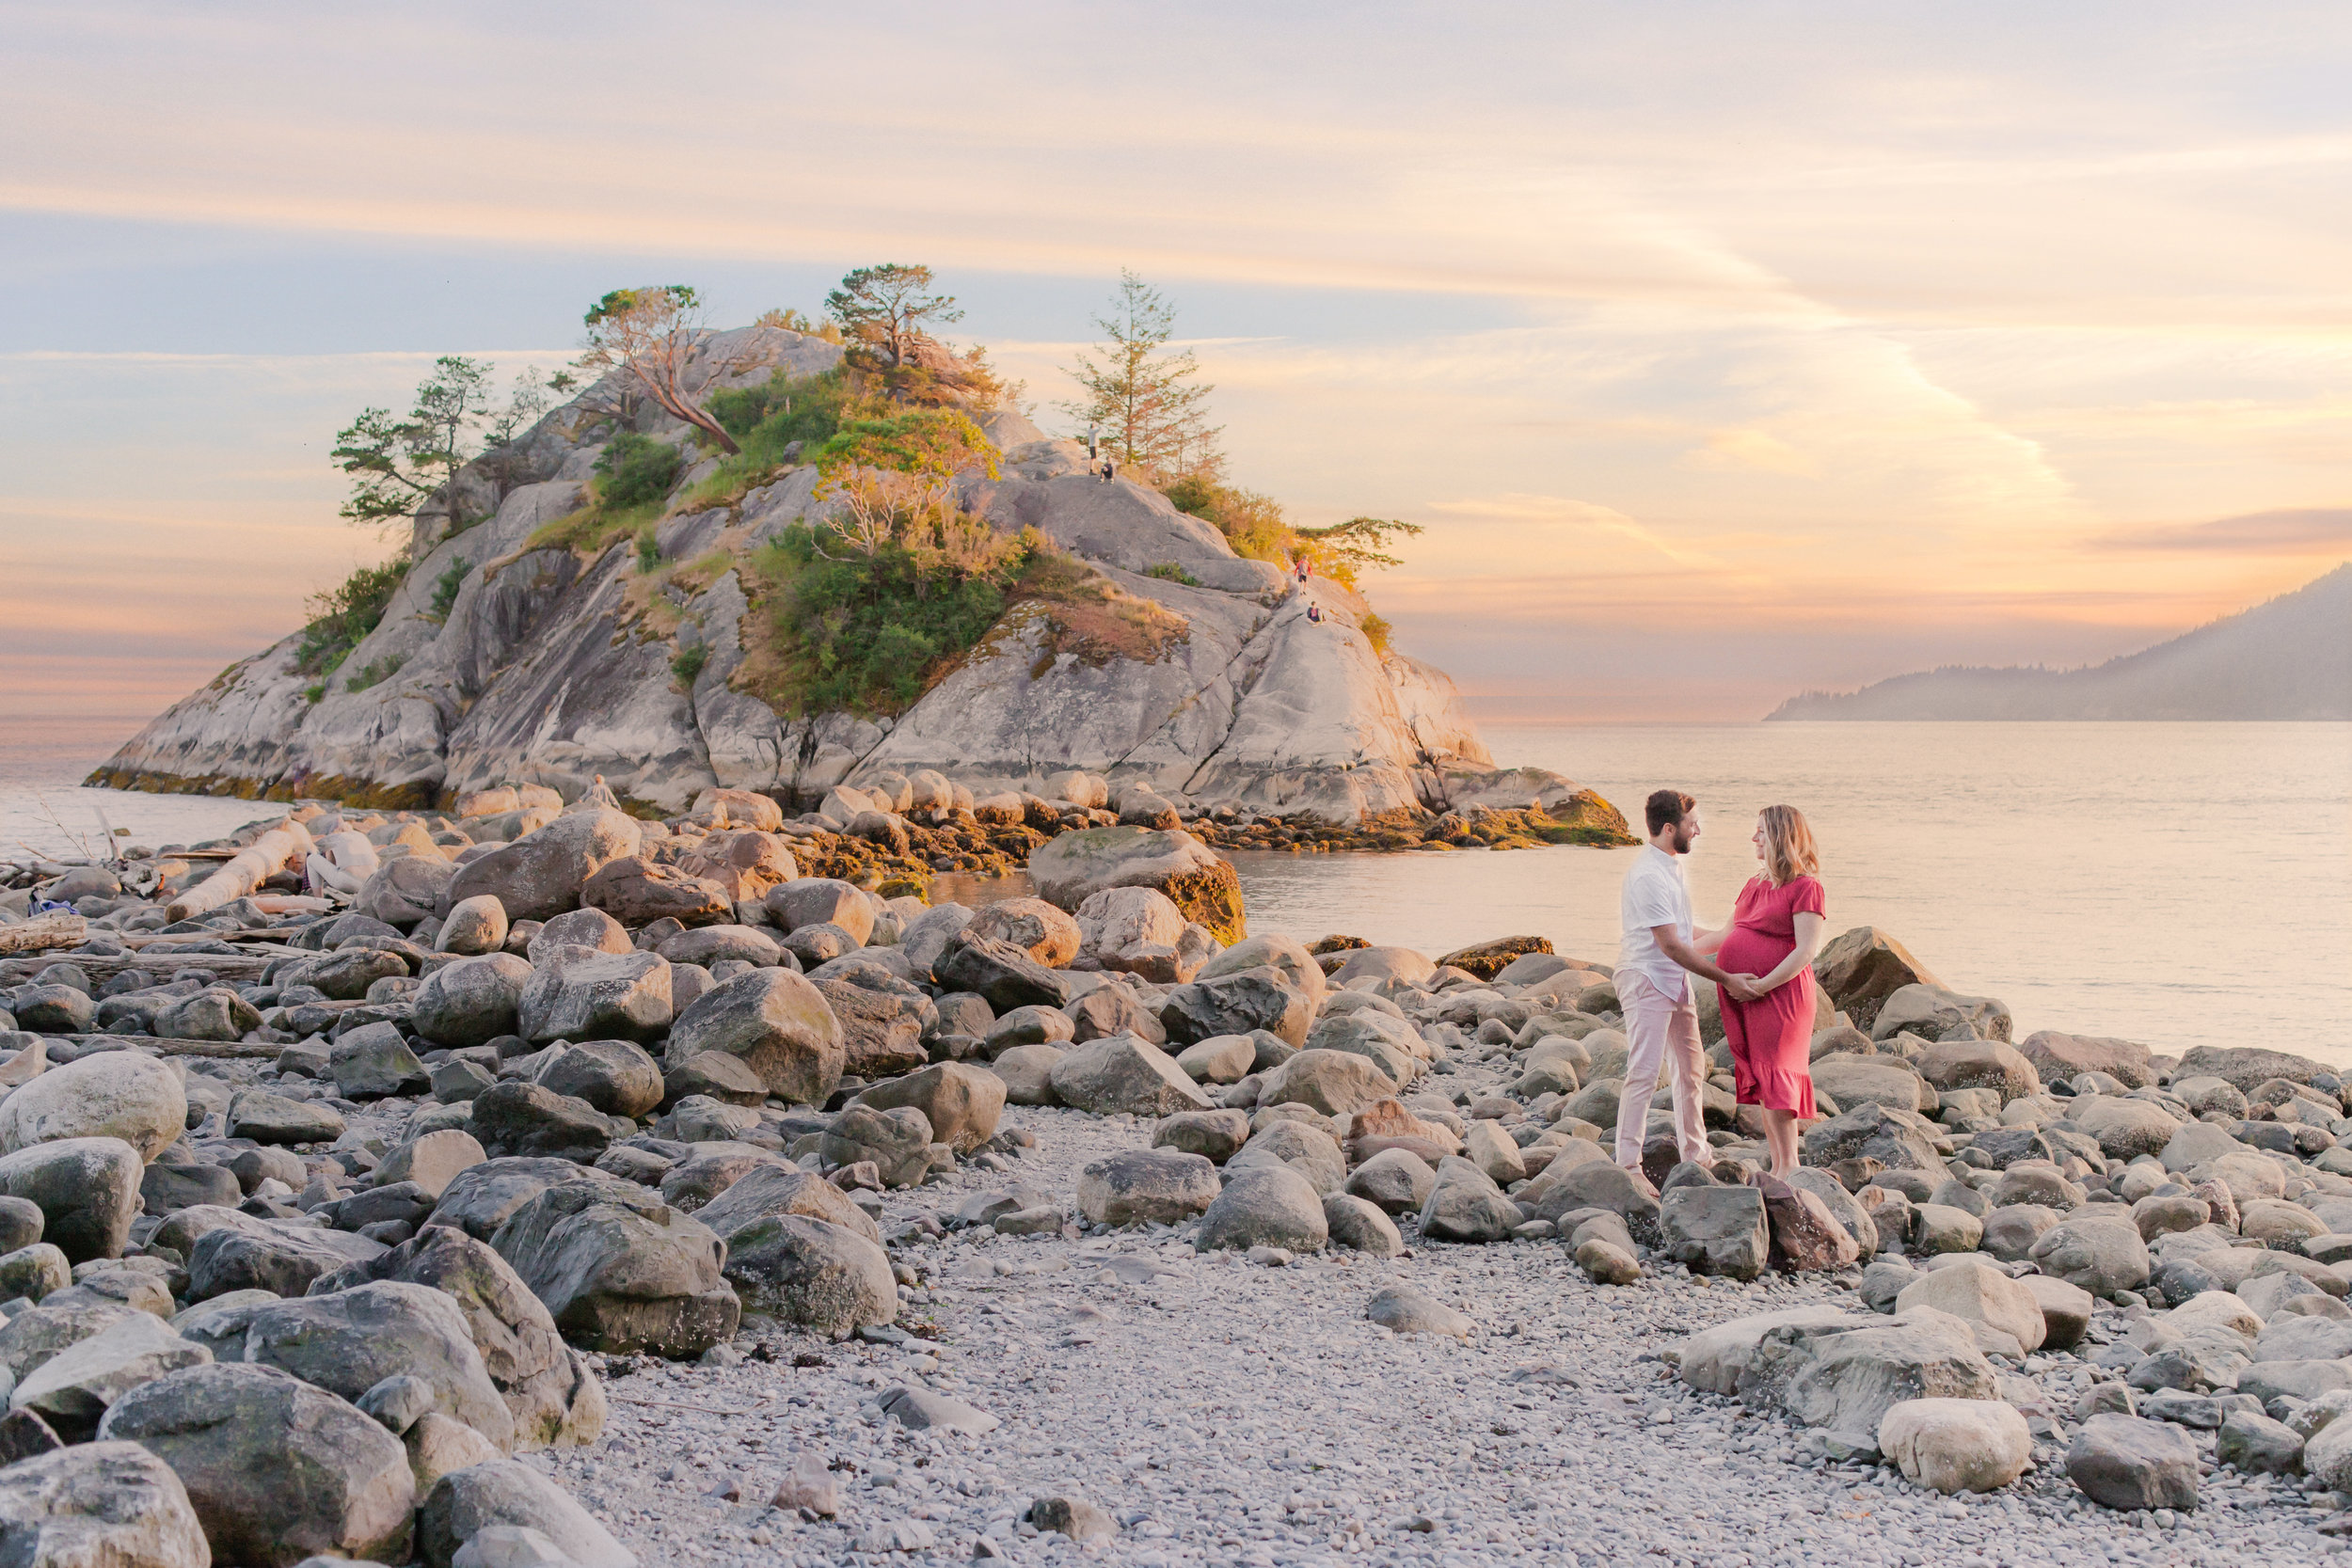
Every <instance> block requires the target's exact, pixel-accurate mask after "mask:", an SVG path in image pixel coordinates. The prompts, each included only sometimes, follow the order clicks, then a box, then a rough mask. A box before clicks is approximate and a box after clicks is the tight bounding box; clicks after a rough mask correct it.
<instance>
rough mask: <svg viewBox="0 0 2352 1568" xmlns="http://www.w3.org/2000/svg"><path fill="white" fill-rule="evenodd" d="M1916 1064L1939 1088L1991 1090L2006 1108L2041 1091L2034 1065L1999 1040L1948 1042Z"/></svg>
mask: <svg viewBox="0 0 2352 1568" xmlns="http://www.w3.org/2000/svg"><path fill="white" fill-rule="evenodd" d="M1915 1066H1916V1067H1917V1068H1918V1069H1919V1076H1920V1077H1922V1078H1924V1079H1926V1080H1927V1081H1928V1082H1929V1083H1930V1084H1931V1085H1934V1086H1935V1087H1936V1088H1938V1089H1941V1090H1947V1091H1948V1090H1952V1089H1991V1090H1993V1091H1994V1093H1996V1094H1998V1095H1999V1096H2000V1097H2001V1103H2002V1104H2004V1105H2006V1104H2008V1103H2009V1102H2010V1101H2012V1100H2022V1099H2024V1098H2025V1097H2026V1096H2027V1095H2034V1094H2040V1093H2041V1092H2042V1080H2041V1078H2040V1077H2039V1076H2038V1075H2037V1074H2036V1073H2035V1072H2034V1069H2033V1064H2032V1063H2031V1062H2028V1061H2026V1058H2025V1057H2024V1056H2023V1055H2022V1054H2020V1053H2019V1052H2018V1050H2017V1048H2016V1047H2015V1046H2013V1045H2009V1044H2006V1043H2004V1042H2002V1041H2000V1040H1996V1039H1958V1040H1945V1041H1942V1042H1941V1043H1939V1044H1936V1045H1931V1046H1930V1047H1928V1049H1927V1050H1926V1051H1925V1052H1924V1053H1921V1055H1920V1057H1919V1059H1918V1061H1917V1063H1916V1064H1915Z"/></svg>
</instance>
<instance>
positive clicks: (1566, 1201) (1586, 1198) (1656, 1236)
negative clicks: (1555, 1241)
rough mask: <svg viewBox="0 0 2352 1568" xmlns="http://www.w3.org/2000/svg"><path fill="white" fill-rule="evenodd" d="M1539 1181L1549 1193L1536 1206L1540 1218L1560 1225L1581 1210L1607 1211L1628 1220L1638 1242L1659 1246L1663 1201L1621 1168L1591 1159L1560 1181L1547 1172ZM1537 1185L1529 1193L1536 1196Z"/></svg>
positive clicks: (1562, 1177)
mask: <svg viewBox="0 0 2352 1568" xmlns="http://www.w3.org/2000/svg"><path fill="white" fill-rule="evenodd" d="M1554 1163H1555V1164H1557V1162H1554ZM1539 1181H1540V1183H1542V1184H1544V1185H1545V1191H1544V1195H1543V1196H1542V1197H1541V1198H1540V1199H1538V1200H1537V1201H1536V1203H1535V1217H1536V1218H1537V1219H1546V1220H1551V1221H1554V1222H1557V1221H1558V1220H1559V1219H1560V1217H1561V1216H1562V1215H1564V1214H1571V1213H1574V1212H1576V1211H1577V1210H1579V1209H1606V1210H1608V1211H1609V1212H1611V1213H1613V1214H1615V1215H1617V1216H1618V1217H1619V1218H1620V1219H1622V1220H1624V1221H1625V1226H1626V1229H1627V1231H1628V1233H1629V1234H1630V1235H1631V1236H1632V1238H1633V1239H1634V1240H1635V1241H1637V1242H1640V1243H1644V1244H1645V1245H1656V1244H1658V1243H1660V1242H1661V1239H1662V1238H1661V1232H1660V1227H1659V1213H1660V1211H1659V1200H1658V1199H1657V1198H1655V1197H1652V1196H1650V1195H1649V1194H1647V1193H1645V1192H1644V1191H1643V1190H1642V1189H1641V1188H1640V1187H1637V1186H1635V1185H1634V1184H1633V1178H1632V1177H1631V1176H1630V1175H1629V1174H1628V1173H1627V1172H1626V1171H1625V1169H1624V1168H1623V1167H1621V1166H1619V1165H1616V1164H1612V1163H1610V1162H1609V1161H1607V1160H1590V1161H1587V1162H1585V1163H1584V1164H1581V1165H1576V1166H1572V1167H1571V1168H1570V1169H1569V1170H1568V1171H1567V1172H1566V1173H1565V1174H1564V1175H1562V1176H1560V1177H1559V1178H1558V1179H1557V1180H1553V1179H1552V1174H1551V1172H1550V1171H1549V1170H1547V1171H1545V1172H1544V1175H1543V1177H1542V1178H1540V1179H1539ZM1537 1184H1538V1183H1536V1182H1531V1183H1530V1184H1529V1186H1528V1188H1527V1191H1528V1192H1529V1193H1531V1194H1532V1193H1534V1190H1535V1187H1536V1185H1537Z"/></svg>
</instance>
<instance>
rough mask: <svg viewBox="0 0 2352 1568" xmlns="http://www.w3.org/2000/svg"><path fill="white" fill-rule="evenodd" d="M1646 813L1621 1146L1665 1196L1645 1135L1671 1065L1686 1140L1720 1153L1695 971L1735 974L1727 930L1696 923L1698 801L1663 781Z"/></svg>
mask: <svg viewBox="0 0 2352 1568" xmlns="http://www.w3.org/2000/svg"><path fill="white" fill-rule="evenodd" d="M1645 821H1646V822H1647V824H1648V827H1649V847H1647V848H1645V849H1644V850H1643V851H1642V852H1641V854H1640V856H1639V857H1637V858H1636V859H1635V861H1634V863H1633V868H1632V869H1631V870H1629V871H1628V872H1627V873H1626V874H1625V890H1624V892H1623V894H1622V895H1621V897H1620V901H1619V905H1618V911H1619V918H1620V920H1621V922H1622V925H1623V929H1624V935H1623V937H1622V938H1621V939H1620V942H1619V946H1618V952H1617V974H1616V984H1617V1002H1618V1005H1619V1006H1621V1007H1622V1008H1623V1009H1624V1010H1625V1037H1626V1062H1625V1090H1624V1092H1623V1093H1622V1094H1621V1095H1619V1096H1618V1099H1617V1148H1616V1154H1617V1164H1620V1165H1622V1166H1623V1167H1625V1169H1626V1171H1627V1172H1628V1173H1629V1175H1631V1176H1632V1178H1633V1180H1634V1184H1635V1185H1636V1186H1639V1187H1641V1188H1642V1189H1643V1190H1644V1191H1645V1192H1648V1193H1650V1194H1651V1195H1652V1196H1655V1195H1656V1193H1657V1188H1656V1187H1654V1186H1653V1185H1652V1184H1651V1182H1650V1180H1649V1179H1648V1178H1647V1177H1646V1176H1645V1175H1644V1174H1643V1173H1642V1143H1643V1140H1644V1138H1645V1137H1646V1135H1647V1133H1648V1130H1649V1101H1650V1096H1651V1095H1652V1094H1654V1093H1656V1092H1657V1089H1658V1074H1659V1069H1661V1067H1663V1068H1664V1069H1666V1073H1667V1081H1668V1082H1669V1083H1670V1084H1671V1085H1673V1088H1674V1124H1675V1146H1676V1148H1677V1150H1678V1152H1679V1153H1680V1154H1681V1157H1682V1158H1683V1159H1685V1160H1689V1161H1694V1162H1700V1163H1704V1162H1706V1161H1707V1160H1708V1158H1709V1157H1710V1156H1711V1153H1712V1148H1711V1146H1710V1145H1709V1144H1708V1141H1707V1127H1706V1123H1705V1121H1704V1120H1703V1119H1702V1116H1701V1113H1702V1110H1703V1108H1704V1102H1703V1101H1702V1099H1701V1091H1702V1089H1703V1088H1704V1086H1705V1085H1706V1083H1707V1053H1705V1052H1704V1051H1703V1050H1701V1049H1700V1046H1699V1011H1698V994H1697V991H1696V990H1695V989H1694V988H1693V986H1692V982H1691V976H1692V975H1693V974H1701V975H1705V976H1706V977H1707V978H1708V979H1710V980H1713V981H1714V982H1716V983H1717V984H1718V985H1722V984H1725V983H1728V981H1729V979H1730V977H1729V976H1728V975H1726V974H1724V972H1723V971H1722V970H1721V969H1719V968H1717V967H1716V966H1715V965H1714V964H1713V963H1712V962H1710V961H1709V957H1708V956H1709V955H1711V954H1713V953H1714V952H1716V951H1717V950H1718V949H1719V948H1721V947H1722V946H1723V942H1724V935H1725V933H1724V932H1723V931H1702V930H1697V929H1694V928H1693V927H1692V923H1691V889H1690V886H1689V884H1687V883H1686V882H1684V880H1683V879H1682V861H1681V859H1680V857H1682V856H1684V855H1687V854H1689V853H1690V852H1691V845H1692V841H1693V840H1694V839H1696V838H1697V837H1698V836H1699V817H1698V802H1697V801H1696V800H1692V798H1691V797H1690V796H1688V795H1684V794H1682V793H1681V792H1679V791H1677V790H1672V789H1661V790H1660V791H1658V793H1656V794H1655V795H1652V796H1651V797H1650V798H1649V801H1648V803H1647V806H1646V808H1645Z"/></svg>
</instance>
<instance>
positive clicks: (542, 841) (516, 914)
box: [379, 807, 643, 925]
mask: <svg viewBox="0 0 2352 1568" xmlns="http://www.w3.org/2000/svg"><path fill="white" fill-rule="evenodd" d="M642 838H643V833H642V832H641V831H640V829H639V828H638V825H637V822H636V820H635V819H634V818H632V817H629V816H624V815H623V814H622V813H620V812H618V811H614V810H612V808H611V807H593V808H591V809H589V810H586V811H573V812H568V813H566V814H565V815H564V816H559V817H557V818H556V819H555V820H554V821H552V822H550V823H548V825H547V826H546V827H544V828H541V829H539V830H538V831H537V832H532V833H526V834H525V835H524V836H522V837H521V838H518V839H516V840H515V841H514V842H513V843H512V844H509V845H507V846H505V847H503V848H499V849H493V850H491V851H490V852H489V853H488V854H486V855H484V856H482V857H481V858H479V859H477V860H473V861H469V862H468V863H466V864H465V865H463V866H461V867H459V868H458V870H457V872H456V875H455V876H453V877H452V878H451V879H449V881H448V883H447V885H446V886H445V888H444V889H443V890H442V892H441V894H440V902H441V907H443V908H445V909H453V908H455V907H456V905H457V904H458V903H459V902H460V901H461V900H463V899H467V898H472V897H475V896H478V895H484V894H487V895H490V896H491V897H494V898H496V899H497V900H498V901H499V906H500V907H501V909H503V910H504V911H506V915H507V918H508V919H509V920H542V921H544V920H551V919H553V918H554V917H555V916H557V915H559V914H562V913H564V911H566V910H573V909H577V908H579V907H580V889H581V888H582V887H583V886H584V885H586V883H587V881H588V879H589V878H591V877H593V876H595V875H596V873H597V872H598V871H600V870H602V869H603V868H604V867H605V865H606V864H608V863H611V862H612V861H616V860H621V859H623V858H625V857H627V856H630V855H634V854H636V853H637V851H638V848H639V847H640V844H641V841H642ZM403 863H404V862H401V861H394V862H391V863H390V865H389V866H388V867H387V870H389V869H390V867H391V866H398V865H401V864H403ZM379 875H380V873H379ZM379 918H380V917H379ZM392 924H394V925H398V924H399V922H398V921H393V922H392Z"/></svg>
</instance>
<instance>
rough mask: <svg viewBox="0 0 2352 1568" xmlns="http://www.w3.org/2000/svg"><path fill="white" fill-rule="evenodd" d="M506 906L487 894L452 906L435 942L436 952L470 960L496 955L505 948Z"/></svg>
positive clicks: (477, 895) (507, 925)
mask: <svg viewBox="0 0 2352 1568" xmlns="http://www.w3.org/2000/svg"><path fill="white" fill-rule="evenodd" d="M508 929H509V922H508V920H507V917H506V906H505V905H503V904H501V903H500V902H499V901H498V900H497V899H496V898H493V897H491V896H490V895H488V894H476V895H474V896H473V897H470V898H461V899H459V900H458V901H457V902H456V903H455V904H453V905H452V906H451V907H450V911H449V914H448V916H447V917H446V918H444V919H443V920H442V922H441V929H440V931H439V932H438V933H437V935H436V936H435V937H434V939H433V948H434V951H436V952H437V953H459V954H464V955H466V956H468V957H472V956H475V955H479V954H485V953H496V952H498V951H500V950H501V948H503V947H504V946H505V945H506V933H507V931H508Z"/></svg>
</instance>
